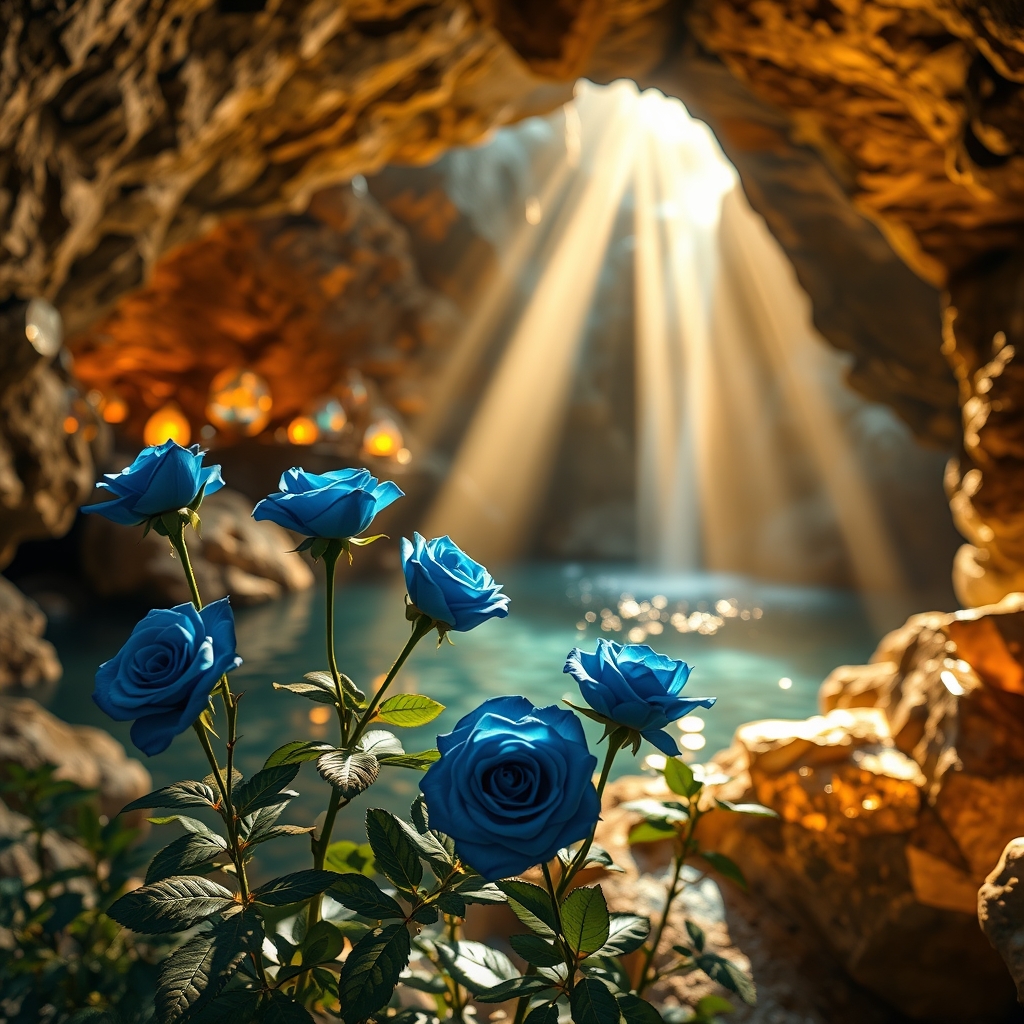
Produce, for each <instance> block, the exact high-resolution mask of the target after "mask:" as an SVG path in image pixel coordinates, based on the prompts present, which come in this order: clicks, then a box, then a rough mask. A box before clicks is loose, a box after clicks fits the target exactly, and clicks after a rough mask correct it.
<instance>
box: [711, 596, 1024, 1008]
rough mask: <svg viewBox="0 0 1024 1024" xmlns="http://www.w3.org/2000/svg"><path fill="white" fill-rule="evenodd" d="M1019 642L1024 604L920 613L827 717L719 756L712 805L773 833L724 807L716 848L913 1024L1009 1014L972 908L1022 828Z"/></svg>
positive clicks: (745, 733) (835, 688) (829, 700)
mask: <svg viewBox="0 0 1024 1024" xmlns="http://www.w3.org/2000/svg"><path fill="white" fill-rule="evenodd" d="M1022 639H1024V599H1022V598H1021V596H1020V595H1014V596H1012V597H1010V598H1007V599H1006V600H1005V601H1004V602H1002V603H1001V604H999V605H996V606H992V607H987V608H979V609H975V610H972V611H964V612H957V613H954V614H946V613H938V612H935V613H928V614H924V615H917V616H914V617H913V618H911V619H910V620H908V622H907V624H906V625H905V626H903V627H902V628H901V629H898V630H896V631H894V632H893V633H890V634H889V635H888V636H887V637H885V638H884V639H883V640H882V642H881V644H880V645H879V647H878V650H877V651H876V652H875V654H874V656H873V658H872V663H871V664H870V665H867V666H845V667H843V668H840V669H837V670H836V671H835V672H833V673H832V675H831V676H830V677H829V678H828V679H827V680H826V681H825V683H824V684H823V686H822V688H821V694H820V702H821V709H822V712H823V714H822V716H820V717H818V718H812V719H810V720H808V721H806V722H781V721H778V722H774V721H769V722H754V723H751V724H749V725H746V726H743V727H741V728H740V729H739V730H738V731H737V734H736V738H735V741H734V744H733V746H732V748H730V750H729V751H727V752H725V753H723V754H721V755H717V756H716V758H715V763H716V764H717V766H718V767H719V768H720V769H722V770H723V771H724V772H725V773H726V774H728V775H731V776H733V777H734V778H733V781H732V782H731V783H729V784H728V785H727V786H725V787H723V789H722V790H721V791H720V793H719V795H724V796H726V797H729V798H735V797H738V796H739V795H740V794H743V793H746V795H747V796H748V797H749V798H752V799H755V800H758V801H759V802H761V803H764V804H767V805H768V806H770V807H773V808H774V809H775V810H776V811H777V812H778V813H779V815H780V820H779V821H764V820H760V819H752V818H751V819H745V818H741V817H739V816H733V815H726V814H724V813H720V812H714V813H713V814H712V815H710V816H709V818H708V819H706V824H707V830H706V832H705V833H704V837H703V838H704V841H705V843H707V845H708V846H709V847H711V848H712V849H718V850H721V851H722V852H724V853H726V854H728V855H729V856H731V857H733V858H734V859H735V860H736V861H737V863H739V864H740V866H741V867H742V868H743V870H744V872H745V874H746V875H747V877H748V879H749V880H750V882H751V889H752V891H753V892H755V893H756V894H757V897H758V899H759V900H764V901H767V902H768V903H769V904H774V905H776V906H780V907H782V908H784V909H785V910H786V911H787V912H788V913H790V914H792V915H794V916H795V917H796V918H797V919H798V920H801V921H804V922H807V923H808V924H809V925H811V926H813V927H814V928H815V929H817V930H818V931H819V932H820V934H821V935H822V937H823V939H824V941H825V943H826V944H827V945H828V947H829V948H830V949H831V951H832V953H833V955H834V956H836V957H837V959H838V960H839V962H840V963H841V964H842V965H843V966H844V967H845V969H846V970H847V971H848V973H849V974H850V976H851V977H852V978H853V979H854V980H855V981H857V982H858V983H859V984H861V985H863V986H864V987H865V988H866V989H868V990H869V991H871V992H874V993H875V994H877V995H878V996H880V997H881V998H883V999H884V1000H885V1001H886V1002H888V1003H889V1004H890V1005H892V1006H893V1007H895V1008H896V1009H898V1010H899V1011H901V1012H902V1013H904V1014H906V1015H907V1016H909V1017H911V1018H913V1019H916V1020H927V1021H949V1022H951V1024H952V1022H963V1021H969V1020H978V1021H982V1020H990V1021H1001V1020H1004V1019H1006V1015H1007V1014H1008V1013H1009V1007H1010V1006H1011V1005H1012V989H1008V988H1007V985H1008V979H1007V978H1006V975H1005V969H1004V968H1003V965H1002V964H1001V962H1000V961H999V960H998V958H996V957H994V956H993V955H992V950H991V949H990V948H989V947H988V945H987V944H986V943H985V942H984V941H983V936H981V935H980V934H979V932H978V930H977V926H976V908H977V891H978V887H979V885H981V884H982V883H983V882H984V881H985V878H986V876H987V875H988V874H989V872H990V871H991V869H992V866H993V865H994V864H995V863H996V861H997V860H998V859H999V857H1000V854H1001V852H1002V850H1003V847H1004V845H1005V844H1006V842H1007V841H1008V840H1009V839H1011V838H1012V837H1014V836H1017V835H1020V834H1021V833H1022V832H1024V654H1022V647H1021V640H1022ZM894 963H898V964H899V969H898V970H894V969H893V964H894Z"/></svg>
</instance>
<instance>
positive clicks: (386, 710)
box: [377, 693, 444, 729]
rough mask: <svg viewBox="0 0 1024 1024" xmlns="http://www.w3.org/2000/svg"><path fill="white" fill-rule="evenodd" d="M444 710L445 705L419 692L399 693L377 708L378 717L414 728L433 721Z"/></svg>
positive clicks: (384, 720) (390, 722) (393, 723)
mask: <svg viewBox="0 0 1024 1024" xmlns="http://www.w3.org/2000/svg"><path fill="white" fill-rule="evenodd" d="M442 711H444V705H443V704H438V702H437V701H436V700H431V699H430V698H429V697H423V696H421V695H420V694H417V693H397V694H395V696H394V697H388V699H387V700H385V701H383V702H382V703H381V705H380V707H379V708H377V717H378V718H379V719H381V721H383V722H387V723H388V725H397V726H401V727H402V728H404V729H412V728H415V727H416V726H418V725H426V724H427V723H428V722H432V721H433V720H434V719H435V718H437V716H438V715H439V714H441V712H442Z"/></svg>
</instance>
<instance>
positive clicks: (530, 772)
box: [483, 761, 536, 803]
mask: <svg viewBox="0 0 1024 1024" xmlns="http://www.w3.org/2000/svg"><path fill="white" fill-rule="evenodd" d="M535 781H536V768H535V766H534V765H532V764H524V763H523V762H521V761H506V762H505V763H504V764H499V765H496V766H495V767H494V768H492V769H491V770H490V771H489V772H488V773H487V774H486V775H485V776H484V780H483V782H484V788H485V789H486V790H487V792H488V793H489V794H490V795H491V796H492V797H494V798H495V799H496V800H500V801H501V802H502V803H514V802H516V801H517V800H522V799H523V798H524V797H526V796H529V794H530V793H532V792H533V789H534V783H535Z"/></svg>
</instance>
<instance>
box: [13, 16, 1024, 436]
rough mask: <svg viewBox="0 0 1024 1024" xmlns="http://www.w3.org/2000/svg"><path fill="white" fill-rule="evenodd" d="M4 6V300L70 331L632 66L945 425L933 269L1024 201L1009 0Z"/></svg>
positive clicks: (1016, 222) (1013, 214)
mask: <svg viewBox="0 0 1024 1024" xmlns="http://www.w3.org/2000/svg"><path fill="white" fill-rule="evenodd" d="M0 24H2V25H3V27H4V28H5V30H6V32H5V35H4V37H3V40H2V59H0V302H3V301H6V302H8V304H9V303H11V302H16V301H24V300H26V299H28V298H30V297H32V296H35V295H43V296H45V297H47V298H49V299H51V300H53V301H54V302H55V303H56V304H57V305H58V307H59V308H60V309H61V312H62V313H63V315H64V317H65V322H66V324H67V327H68V329H69V332H70V333H71V334H74V333H76V332H81V331H84V330H86V329H88V328H89V327H90V326H91V325H95V324H96V323H97V321H98V320H100V318H101V317H103V316H107V315H110V311H111V308H112V307H113V306H114V304H115V303H116V301H117V300H118V299H120V298H121V297H122V296H124V295H125V294H126V293H129V292H131V291H132V290H133V289H138V288H139V287H140V286H143V285H147V286H148V287H149V288H150V294H152V288H153V285H154V282H155V281H158V280H160V276H159V274H155V269H156V267H157V264H158V260H160V258H161V256H163V255H164V254H167V258H168V259H170V260H172V261H173V260H178V261H179V263H178V266H179V270H180V267H181V260H182V259H183V258H187V254H188V252H189V251H190V250H188V249H187V247H188V246H189V245H194V244H197V240H200V239H203V238H212V239H214V240H215V241H216V239H218V238H219V239H220V241H221V242H223V243H225V244H226V245H227V248H230V247H231V246H237V245H238V244H239V239H240V238H241V236H240V235H237V234H236V235H233V236H231V239H230V240H229V239H228V237H227V235H224V234H223V232H224V231H225V230H228V231H242V230H243V229H241V228H237V229H236V228H230V229H222V228H219V227H218V225H221V224H223V223H225V222H226V221H231V220H232V219H238V218H243V219H253V218H256V217H261V218H266V217H280V216H283V215H302V214H304V213H305V211H307V210H308V209H309V207H310V203H311V202H312V200H313V197H314V196H316V195H317V194H318V193H320V192H321V191H323V190H324V189H329V188H330V187H332V186H335V185H337V184H338V183H339V182H344V181H347V180H349V179H350V178H351V177H352V176H353V175H354V174H357V173H363V174H367V173H372V172H374V171H376V170H378V169H380V168H381V167H383V166H385V165H386V164H425V163H428V162H430V161H431V160H433V159H435V158H436V157H437V156H438V155H439V154H441V153H442V152H443V151H444V150H446V149H448V148H450V147H452V146H458V145H464V144H468V143H472V142H474V141H477V140H479V139H481V138H483V137H484V136H485V135H486V134H487V133H488V132H489V131H490V130H491V129H493V128H494V127H495V126H498V125H501V124H506V123H510V122H512V121H515V120H517V119H519V118H522V117H524V116H528V115H530V114H534V113H542V112H544V111H547V110H550V109H552V108H554V107H556V106H558V105H559V104H561V103H562V102H564V101H565V100H566V99H567V98H569V96H570V95H571V88H572V83H573V81H574V80H575V79H576V78H577V77H578V76H580V75H586V76H587V77H590V78H592V79H594V80H596V81H608V80H611V79H614V78H616V77H633V78H635V79H636V80H637V81H638V82H639V83H640V84H641V85H642V86H644V85H649V84H653V85H657V86H658V87H660V88H662V89H663V90H664V91H666V92H669V93H672V94H675V95H679V96H680V97H681V98H682V99H684V101H685V102H687V104H688V105H690V106H691V109H693V110H694V112H695V113H697V114H698V116H701V117H704V118H705V119H706V120H708V122H709V123H710V124H711V125H712V127H713V128H714V129H715V131H716V133H717V134H718V136H719V139H720V141H721V142H722V144H723V148H724V149H725V150H726V152H727V154H728V155H729V156H730V157H731V158H732V159H733V160H734V162H735V163H736V164H737V167H738V168H739V170H740V174H741V177H742V178H743V181H744V185H745V187H746V189H747V192H748V195H750V197H751V201H752V202H753V204H754V206H755V208H757V209H758V210H759V211H760V212H761V213H762V214H763V215H764V216H765V217H766V219H767V221H768V223H769V226H770V227H771V228H772V230H773V231H774V232H775V234H776V236H777V237H778V238H779V240H780V242H781V243H782V244H783V246H784V248H786V250H787V252H789V254H790V256H791V258H793V261H794V265H795V267H796V270H797V274H798V276H799V277H800V279H801V282H802V283H803V284H804V286H805V287H806V288H807V290H808V292H809V293H810V295H811V298H812V301H813V303H814V309H815V319H816V322H817V324H818V327H819V329H821V330H822V333H823V334H824V335H825V336H826V337H827V338H828V340H830V341H831V342H832V343H833V344H836V345H837V346H838V347H840V348H843V349H845V350H847V351H849V352H851V353H852V354H853V356H854V363H853V366H852V369H851V374H850V376H851V382H852V383H853V384H854V386H856V387H857V388H858V389H859V390H861V391H862V392H864V393H865V394H866V395H868V397H870V398H873V399H876V400H880V401H886V402H888V403H889V404H891V405H893V406H894V407H895V408H896V409H897V410H898V411H899V412H900V414H901V415H902V416H903V417H904V419H905V420H906V421H907V422H908V423H909V424H910V425H911V427H912V428H913V429H914V430H915V432H916V433H918V434H919V436H922V437H925V438H930V439H932V440H935V441H938V442H940V443H942V444H945V445H948V444H950V443H952V442H953V441H954V440H955V439H956V437H957V436H958V434H959V426H960V424H959V415H958V412H957V390H956V385H955V382H954V379H953V376H952V374H951V372H950V370H949V367H948V365H947V364H946V362H945V360H944V358H943V356H942V354H941V348H940V321H939V312H938V309H939V300H938V290H939V289H941V288H943V287H945V286H946V285H947V284H948V282H949V280H950V278H951V275H952V276H955V277H956V278H957V279H958V280H959V279H963V277H964V275H965V274H966V275H969V274H970V273H971V272H972V271H971V268H972V267H974V266H975V265H977V263H978V261H979V259H980V258H981V257H983V256H985V255H986V254H990V253H992V252H993V251H999V250H1005V249H1012V248H1016V247H1017V246H1018V245H1019V242H1020V234H1021V227H1022V224H1024V93H1022V91H1021V83H1024V27H1022V26H1024V21H1022V20H1021V18H1020V16H1019V13H1018V12H1017V11H1016V7H1015V6H1014V5H1013V4H1011V3H1008V2H1004V3H1001V4H989V5H982V4H977V3H973V2H969V0H899V2H898V3H887V2H884V0H868V2H865V0H835V2H832V0H755V2H750V0H696V2H694V3H680V2H678V0H557V2H553V3H550V2H548V3H540V2H538V0H518V2H512V0H474V2H470V0H427V2H414V0H345V2H338V0H267V2H266V3H265V4H264V3H261V2H259V0H219V2H215V0H121V2H119V3H113V2H110V0H104V2H88V0H70V2H63V3H61V2H57V3H35V2H33V0H0ZM218 230H220V231H221V232H222V234H221V235H219V236H215V235H211V232H215V231H218ZM248 230H251V231H252V232H253V233H254V234H255V235H259V234H260V232H261V231H263V229H259V228H252V229H248ZM183 247H185V248H183ZM181 253H185V254H186V256H185V257H183V256H182V255H181ZM208 255H209V253H207V256H208ZM172 276H173V275H172ZM176 280H179V281H180V280H181V275H180V273H179V275H178V278H177V279H176ZM161 301H163V300H161ZM115 315H117V314H115Z"/></svg>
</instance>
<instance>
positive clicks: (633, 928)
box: [597, 914, 651, 956]
mask: <svg viewBox="0 0 1024 1024" xmlns="http://www.w3.org/2000/svg"><path fill="white" fill-rule="evenodd" d="M650 933H651V922H650V921H649V920H648V919H647V918H646V917H640V916H639V915H638V914H609V915H608V939H607V941H606V942H605V944H604V945H603V946H602V947H601V948H600V949H599V950H598V951H597V953H598V956H625V954H626V953H632V952H633V951H634V950H635V949H639V948H640V947H641V946H642V945H643V944H644V942H645V941H646V940H647V936H648V935H649V934H650Z"/></svg>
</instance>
